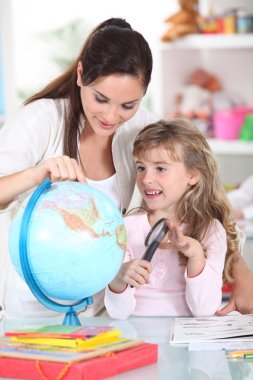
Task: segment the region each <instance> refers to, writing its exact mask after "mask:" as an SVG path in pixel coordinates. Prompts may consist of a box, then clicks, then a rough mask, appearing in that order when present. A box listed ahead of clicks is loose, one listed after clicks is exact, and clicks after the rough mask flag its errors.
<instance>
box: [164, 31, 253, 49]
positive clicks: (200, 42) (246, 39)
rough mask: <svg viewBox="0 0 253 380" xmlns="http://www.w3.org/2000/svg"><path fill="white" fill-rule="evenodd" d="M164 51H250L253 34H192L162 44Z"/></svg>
mask: <svg viewBox="0 0 253 380" xmlns="http://www.w3.org/2000/svg"><path fill="white" fill-rule="evenodd" d="M161 48H162V50H163V51H166V50H171V49H250V48H253V33H248V34H191V35H189V36H185V37H183V38H181V39H178V40H175V41H172V42H162V43H161Z"/></svg>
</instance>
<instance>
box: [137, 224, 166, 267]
mask: <svg viewBox="0 0 253 380" xmlns="http://www.w3.org/2000/svg"><path fill="white" fill-rule="evenodd" d="M166 220H168V219H166V218H162V219H159V220H158V222H156V223H155V224H154V225H153V227H152V228H151V230H150V231H149V233H148V235H147V237H146V239H145V245H146V246H147V249H146V251H145V252H144V254H143V256H142V260H147V261H151V260H152V257H153V256H154V253H155V251H156V250H157V248H158V246H159V244H160V243H161V242H162V241H163V239H164V237H165V235H166V234H167V232H168V231H169V227H168V226H167V224H166Z"/></svg>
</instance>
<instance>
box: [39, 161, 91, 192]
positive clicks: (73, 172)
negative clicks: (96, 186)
mask: <svg viewBox="0 0 253 380" xmlns="http://www.w3.org/2000/svg"><path fill="white" fill-rule="evenodd" d="M33 177H34V180H35V183H36V185H39V184H40V183H41V182H43V181H44V179H46V178H47V177H49V178H50V180H51V181H52V182H57V181H66V180H69V181H79V182H86V179H85V176H84V174H83V172H82V169H81V168H80V166H79V165H78V163H77V161H76V160H75V159H74V158H70V157H68V156H59V157H54V158H49V159H47V160H46V161H44V162H42V163H40V164H39V165H38V166H35V167H34V168H33Z"/></svg>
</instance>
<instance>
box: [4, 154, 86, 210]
mask: <svg viewBox="0 0 253 380" xmlns="http://www.w3.org/2000/svg"><path fill="white" fill-rule="evenodd" d="M47 177H49V178H50V179H51V181H52V182H56V181H63V180H70V181H79V182H86V178H85V176H84V174H83V172H82V170H81V168H80V167H79V165H78V163H77V162H76V160H74V159H73V158H70V157H68V156H60V157H55V158H49V159H48V160H46V161H44V162H42V163H40V164H39V165H37V166H35V167H32V168H27V169H24V170H22V171H20V172H18V173H14V174H10V175H6V176H3V177H1V178H0V208H4V207H6V205H8V203H10V202H12V201H13V200H14V199H15V198H16V197H17V196H18V195H20V194H22V193H24V192H26V191H28V190H30V189H32V188H33V187H35V186H38V185H40V184H41V183H42V182H43V181H44V180H45V179H46V178H47Z"/></svg>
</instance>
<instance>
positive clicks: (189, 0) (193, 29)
mask: <svg viewBox="0 0 253 380" xmlns="http://www.w3.org/2000/svg"><path fill="white" fill-rule="evenodd" d="M178 2H179V5H180V11H179V12H177V13H176V14H174V15H172V16H170V17H168V18H167V19H166V20H165V22H166V23H167V24H168V25H169V29H167V30H166V31H165V32H164V34H163V35H162V36H161V40H162V41H163V42H169V41H173V40H175V39H177V38H180V37H183V36H185V35H187V34H191V33H198V32H199V31H200V25H201V23H203V18H202V17H201V15H200V14H199V12H198V0H178Z"/></svg>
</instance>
